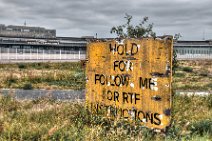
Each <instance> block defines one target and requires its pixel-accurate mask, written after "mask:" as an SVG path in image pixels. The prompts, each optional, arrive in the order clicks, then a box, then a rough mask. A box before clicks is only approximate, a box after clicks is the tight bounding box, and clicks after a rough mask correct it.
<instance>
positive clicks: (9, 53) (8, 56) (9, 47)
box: [8, 47, 10, 60]
mask: <svg viewBox="0 0 212 141" xmlns="http://www.w3.org/2000/svg"><path fill="white" fill-rule="evenodd" d="M8 60H10V47H8Z"/></svg>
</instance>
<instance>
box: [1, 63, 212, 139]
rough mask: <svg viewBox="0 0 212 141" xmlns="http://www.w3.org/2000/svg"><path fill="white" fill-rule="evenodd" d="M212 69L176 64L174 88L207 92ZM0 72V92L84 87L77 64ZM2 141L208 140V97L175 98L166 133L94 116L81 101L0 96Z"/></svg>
mask: <svg viewBox="0 0 212 141" xmlns="http://www.w3.org/2000/svg"><path fill="white" fill-rule="evenodd" d="M211 66H212V62H210V61H180V63H179V67H178V68H177V70H176V74H175V75H174V83H173V85H174V89H175V90H176V89H177V90H204V91H205V90H209V91H211V90H212V83H211V82H212V67H211ZM185 68H187V69H185ZM188 68H192V71H190V69H188ZM0 72H1V73H0V87H1V88H22V89H41V88H45V89H84V88H85V75H84V69H82V68H81V64H80V63H30V64H27V63H26V64H22V63H21V64H0ZM0 140H74V141H75V140H76V141H77V140H79V141H81V140H89V141H90V140H105V141H107V140H109V141H110V140H111V141H116V140H122V141H128V140H132V141H134V140H135V141H140V140H147V141H149V140H156V141H160V140H166V141H169V140H170V141H172V140H179V141H180V140H194V141H200V140H202V141H206V140H208V141H209V140H212V95H209V96H205V97H201V96H190V97H189V96H179V95H174V97H173V107H172V124H171V125H170V127H169V129H168V130H167V132H166V133H165V134H164V133H155V132H153V131H152V130H150V129H147V128H144V127H142V126H139V125H138V124H134V125H130V124H129V123H127V122H126V121H124V120H115V121H114V120H110V119H106V118H104V117H101V116H95V115H92V114H90V113H89V111H87V110H86V108H85V103H84V102H58V101H54V100H50V99H39V100H33V101H17V100H14V99H13V98H11V97H9V96H6V97H2V96H0Z"/></svg>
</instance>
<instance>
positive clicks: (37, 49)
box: [37, 48, 38, 60]
mask: <svg viewBox="0 0 212 141" xmlns="http://www.w3.org/2000/svg"><path fill="white" fill-rule="evenodd" d="M37 60H38V48H37Z"/></svg>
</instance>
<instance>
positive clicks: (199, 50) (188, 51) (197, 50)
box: [176, 49, 212, 55]
mask: <svg viewBox="0 0 212 141" xmlns="http://www.w3.org/2000/svg"><path fill="white" fill-rule="evenodd" d="M176 52H177V53H179V54H181V55H184V54H212V52H211V51H210V50H201V49H195V50H191V49H190V50H189V49H176Z"/></svg>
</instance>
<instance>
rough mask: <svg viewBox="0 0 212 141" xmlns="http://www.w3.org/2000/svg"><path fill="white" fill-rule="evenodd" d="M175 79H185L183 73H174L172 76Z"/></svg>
mask: <svg viewBox="0 0 212 141" xmlns="http://www.w3.org/2000/svg"><path fill="white" fill-rule="evenodd" d="M174 76H175V77H185V74H184V73H175V74H174Z"/></svg>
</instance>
